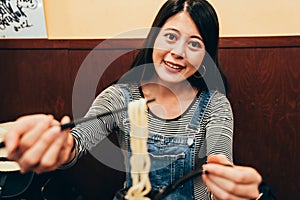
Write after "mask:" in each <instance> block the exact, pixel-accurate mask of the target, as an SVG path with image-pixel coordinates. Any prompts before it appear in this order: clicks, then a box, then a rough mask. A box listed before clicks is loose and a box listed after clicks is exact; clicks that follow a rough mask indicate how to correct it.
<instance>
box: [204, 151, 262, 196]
mask: <svg viewBox="0 0 300 200" xmlns="http://www.w3.org/2000/svg"><path fill="white" fill-rule="evenodd" d="M228 165H231V166H228ZM203 168H204V169H205V170H206V171H207V172H208V173H207V174H203V175H202V178H203V181H204V183H205V184H206V186H207V188H208V190H209V191H211V192H212V194H213V197H214V199H215V200H227V199H230V200H240V199H256V198H257V197H258V196H259V191H258V186H259V184H260V183H261V181H262V177H261V175H260V174H259V173H258V172H257V171H256V170H255V169H254V168H252V167H244V166H235V165H232V164H231V163H230V162H229V161H228V160H227V158H226V156H224V155H212V156H209V157H208V164H205V165H203Z"/></svg>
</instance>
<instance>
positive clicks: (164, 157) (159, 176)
mask: <svg viewBox="0 0 300 200" xmlns="http://www.w3.org/2000/svg"><path fill="white" fill-rule="evenodd" d="M126 89H127V90H128V88H126ZM124 94H125V98H126V101H128V102H129V101H130V100H132V96H131V93H130V92H128V91H127V92H126V91H124ZM211 95H212V93H211V92H203V94H201V95H200V97H202V98H201V99H200V101H199V106H197V108H196V110H195V113H194V114H193V117H192V118H191V120H190V123H189V124H188V125H187V126H186V131H185V133H184V134H181V135H166V134H161V133H155V132H151V131H149V133H148V142H147V145H148V152H149V155H150V158H151V169H150V173H149V178H150V182H151V186H152V190H155V191H158V190H159V189H162V188H165V187H167V186H168V185H170V184H172V183H173V182H175V181H176V180H177V179H179V178H180V177H182V176H184V175H185V174H187V173H188V172H190V171H192V170H194V169H195V151H196V148H195V146H196V145H195V135H196V134H197V133H199V130H198V129H199V127H200V123H201V120H202V118H203V113H204V111H205V109H206V105H207V103H208V101H209V99H210V96H211ZM123 123H124V127H127V128H125V130H126V131H125V132H124V133H123V134H125V135H124V136H125V138H123V139H124V140H125V143H124V141H123V145H124V146H123V148H124V150H127V153H126V155H125V158H124V159H125V166H126V171H127V172H130V162H129V160H130V156H131V149H130V142H129V137H130V132H129V131H130V128H129V119H128V114H125V115H124V121H123ZM203 137H204V136H203ZM131 185H132V182H131V177H130V173H126V185H125V187H126V188H129V187H130V186H131ZM174 199H182V200H184V199H187V200H191V199H194V184H193V180H189V181H187V182H185V183H184V184H183V185H181V186H179V187H178V188H177V189H176V190H175V191H174V192H172V193H171V194H170V195H168V196H167V197H165V198H164V200H174Z"/></svg>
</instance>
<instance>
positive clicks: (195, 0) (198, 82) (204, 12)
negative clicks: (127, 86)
mask: <svg viewBox="0 0 300 200" xmlns="http://www.w3.org/2000/svg"><path fill="white" fill-rule="evenodd" d="M181 11H185V12H187V13H189V15H190V16H191V18H192V19H193V21H194V23H195V24H196V26H197V28H198V31H199V33H200V34H201V36H202V38H203V42H204V45H205V48H206V55H205V56H204V59H203V62H202V64H203V65H204V66H205V67H206V74H207V73H208V74H209V73H210V71H209V70H210V68H211V65H212V64H213V65H214V66H216V68H217V70H218V73H219V74H220V75H221V79H222V84H224V86H225V92H226V90H227V80H226V77H225V75H224V73H223V72H222V70H221V69H220V67H219V61H218V44H219V22H218V17H217V14H216V12H215V10H214V8H213V7H212V5H211V4H209V3H208V2H207V1H206V0H168V1H167V2H166V3H165V4H164V5H163V6H162V7H161V8H160V10H159V12H158V14H157V15H156V17H155V19H154V21H153V24H152V28H151V30H150V31H149V33H148V36H147V38H146V40H145V42H144V48H142V49H141V50H140V51H139V53H138V54H137V56H136V58H135V60H134V61H133V63H132V66H131V68H135V67H137V66H144V67H143V68H141V69H142V70H139V71H138V73H140V75H141V76H140V77H141V80H140V81H142V80H144V81H145V80H148V79H149V78H151V77H152V75H153V73H155V72H154V71H155V70H154V67H149V65H151V64H152V63H153V61H152V53H153V46H154V42H155V40H156V37H157V35H158V33H159V30H160V28H161V27H162V26H163V25H164V24H165V22H166V21H167V20H168V19H169V18H170V17H171V16H173V15H175V14H177V13H179V12H181ZM152 65H153V64H152ZM212 70H213V69H212ZM213 71H215V70H213ZM135 73H136V72H135ZM135 75H137V74H135ZM135 77H137V76H135ZM199 77H201V75H200V73H199V72H196V73H195V75H194V76H191V77H190V78H188V81H189V82H190V83H191V85H192V86H194V87H196V88H198V89H201V90H202V89H218V86H212V87H208V85H207V83H206V82H205V80H204V79H203V78H199Z"/></svg>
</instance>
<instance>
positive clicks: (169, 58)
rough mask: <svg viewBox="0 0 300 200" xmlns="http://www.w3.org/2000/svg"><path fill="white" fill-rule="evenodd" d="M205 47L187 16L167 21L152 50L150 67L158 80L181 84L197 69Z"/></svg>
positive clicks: (175, 17) (173, 17)
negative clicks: (152, 66) (153, 68)
mask: <svg viewBox="0 0 300 200" xmlns="http://www.w3.org/2000/svg"><path fill="white" fill-rule="evenodd" d="M204 55H205V46H204V43H203V41H202V37H201V35H200V33H199V31H198V29H197V26H196V24H195V23H194V21H193V19H192V18H191V17H190V15H189V14H188V13H186V12H179V13H177V14H176V15H173V16H172V17H170V18H169V19H168V20H167V21H166V23H165V24H164V25H163V26H162V28H161V30H160V32H159V34H158V36H157V38H156V40H155V43H154V49H153V54H152V58H153V63H154V67H155V71H156V73H157V75H158V76H159V78H160V79H161V80H163V81H166V82H170V83H178V82H182V81H184V80H185V79H187V78H188V77H190V76H192V75H193V74H194V73H195V72H196V71H197V70H198V69H199V67H200V65H201V63H202V60H203V58H204Z"/></svg>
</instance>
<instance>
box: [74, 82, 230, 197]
mask: <svg viewBox="0 0 300 200" xmlns="http://www.w3.org/2000/svg"><path fill="white" fill-rule="evenodd" d="M126 87H128V88H129V91H130V92H131V95H132V97H133V100H138V99H140V98H143V95H142V92H141V90H140V88H139V87H138V85H137V84H131V85H126ZM199 100H200V98H198V96H197V97H196V98H195V99H194V101H193V102H192V103H191V105H190V106H189V107H188V108H187V110H186V111H184V112H183V114H182V115H181V116H179V117H177V118H175V119H168V120H166V119H162V118H159V117H157V116H155V115H154V114H152V113H151V112H149V113H148V126H149V127H148V128H149V131H153V132H157V133H160V134H166V135H170V134H178V135H180V134H185V128H186V125H187V124H188V123H189V122H190V120H191V117H192V116H193V114H194V111H195V109H196V106H198V102H199ZM125 106H127V102H126V99H125V96H124V92H123V90H122V89H121V87H120V85H118V84H116V85H112V86H110V87H108V88H107V89H105V90H104V91H103V92H101V93H100V94H99V95H98V96H97V97H96V99H95V100H94V102H93V104H92V106H91V107H90V109H89V111H88V113H87V114H86V117H88V116H95V115H97V114H99V113H104V112H109V111H113V110H116V109H120V108H123V107H125ZM124 112H126V111H124ZM124 112H119V113H114V114H112V115H109V116H106V117H103V118H101V119H97V120H93V121H90V122H87V123H84V124H79V125H77V126H76V127H75V128H74V129H72V131H71V132H72V134H73V135H74V136H75V138H76V141H77V147H78V148H77V149H78V155H77V157H80V156H81V155H82V154H83V153H84V152H85V151H86V150H89V149H91V148H92V147H94V146H96V145H97V144H98V143H99V142H100V141H102V140H103V139H104V138H105V137H106V136H108V135H109V134H110V133H112V132H114V130H115V128H116V127H117V128H118V129H121V130H125V129H126V127H124V124H123V119H124ZM198 131H199V132H198V133H197V134H196V158H195V160H196V167H201V164H203V160H204V162H205V158H206V157H207V156H208V155H211V154H219V153H221V154H224V155H226V156H227V158H228V159H229V160H230V161H232V137H233V114H232V109H231V105H230V103H229V101H228V99H227V98H226V96H225V95H223V94H221V93H219V92H215V93H214V94H213V96H212V98H211V100H210V101H209V103H208V105H207V108H206V110H205V112H204V116H203V119H202V121H201V124H200V127H199V129H198ZM119 138H122V137H119ZM120 142H121V146H122V142H123V143H124V140H123V141H122V139H121V141H120ZM201 160H202V161H201ZM75 161H76V160H75ZM200 161H201V162H200ZM194 184H195V187H194V196H195V199H201V200H202V199H208V194H207V188H206V187H205V185H204V184H203V182H202V179H201V177H197V178H195V180H194Z"/></svg>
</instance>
